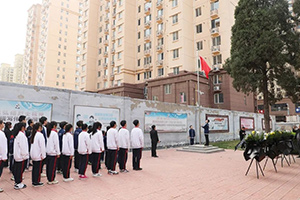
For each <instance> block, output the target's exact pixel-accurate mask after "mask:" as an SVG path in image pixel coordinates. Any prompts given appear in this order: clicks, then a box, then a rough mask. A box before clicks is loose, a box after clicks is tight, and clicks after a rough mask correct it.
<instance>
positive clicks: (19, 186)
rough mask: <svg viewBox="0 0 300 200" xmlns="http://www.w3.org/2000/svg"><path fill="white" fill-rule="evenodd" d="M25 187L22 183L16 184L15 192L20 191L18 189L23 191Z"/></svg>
mask: <svg viewBox="0 0 300 200" xmlns="http://www.w3.org/2000/svg"><path fill="white" fill-rule="evenodd" d="M26 187H27V186H26V185H25V184H23V183H19V184H17V185H15V187H14V188H15V190H20V189H24V188H26Z"/></svg>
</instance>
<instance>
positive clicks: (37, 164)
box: [32, 160, 43, 184]
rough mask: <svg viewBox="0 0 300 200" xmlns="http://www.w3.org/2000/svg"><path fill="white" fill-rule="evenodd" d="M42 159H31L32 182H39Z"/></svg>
mask: <svg viewBox="0 0 300 200" xmlns="http://www.w3.org/2000/svg"><path fill="white" fill-rule="evenodd" d="M42 163H43V161H42V160H40V161H32V164H33V166H32V183H33V184H34V183H39V182H41V171H42V167H43V164H42Z"/></svg>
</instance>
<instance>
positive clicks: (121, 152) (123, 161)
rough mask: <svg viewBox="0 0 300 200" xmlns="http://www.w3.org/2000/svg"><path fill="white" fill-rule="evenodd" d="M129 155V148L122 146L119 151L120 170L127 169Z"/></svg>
mask: <svg viewBox="0 0 300 200" xmlns="http://www.w3.org/2000/svg"><path fill="white" fill-rule="evenodd" d="M127 157H128V149H124V148H120V149H119V152H118V163H119V168H120V170H124V169H126V163H127Z"/></svg>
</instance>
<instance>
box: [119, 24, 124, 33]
mask: <svg viewBox="0 0 300 200" xmlns="http://www.w3.org/2000/svg"><path fill="white" fill-rule="evenodd" d="M122 29H123V26H122V24H121V25H120V26H118V31H119V32H121V31H122Z"/></svg>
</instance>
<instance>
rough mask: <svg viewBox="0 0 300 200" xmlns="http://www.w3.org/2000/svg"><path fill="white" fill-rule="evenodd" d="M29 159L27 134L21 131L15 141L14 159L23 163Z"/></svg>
mask: <svg viewBox="0 0 300 200" xmlns="http://www.w3.org/2000/svg"><path fill="white" fill-rule="evenodd" d="M5 142H6V140H5ZM28 158H29V152H28V139H27V137H26V135H25V133H24V132H22V131H20V132H19V133H18V135H17V136H16V137H15V140H14V159H15V161H17V162H22V161H24V160H27V159H28Z"/></svg>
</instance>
